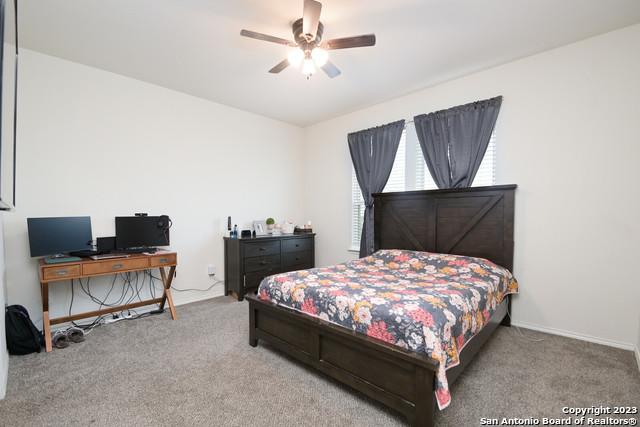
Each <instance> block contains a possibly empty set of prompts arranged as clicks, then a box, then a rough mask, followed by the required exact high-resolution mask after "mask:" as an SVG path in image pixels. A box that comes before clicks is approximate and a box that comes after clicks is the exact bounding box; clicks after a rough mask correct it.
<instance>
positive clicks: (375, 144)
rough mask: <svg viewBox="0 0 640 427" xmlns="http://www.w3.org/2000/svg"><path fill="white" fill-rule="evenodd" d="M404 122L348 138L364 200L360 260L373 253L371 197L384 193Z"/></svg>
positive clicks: (356, 133)
mask: <svg viewBox="0 0 640 427" xmlns="http://www.w3.org/2000/svg"><path fill="white" fill-rule="evenodd" d="M403 129H404V120H399V121H397V122H393V123H389V124H388V125H384V126H379V127H377V128H372V129H367V130H363V131H360V132H354V133H350V134H349V135H347V141H348V142H349V152H350V153H351V160H352V161H353V167H354V169H355V172H356V177H357V178H358V184H359V185H360V190H361V191H362V198H363V199H364V204H365V210H364V223H363V225H362V236H361V237H360V257H365V256H367V255H371V254H372V253H373V197H372V194H373V193H380V192H382V190H383V189H384V186H385V185H386V183H387V181H388V180H389V175H390V174H391V169H392V168H393V161H394V160H395V158H396V152H397V151H398V145H400V137H401V136H402V131H403Z"/></svg>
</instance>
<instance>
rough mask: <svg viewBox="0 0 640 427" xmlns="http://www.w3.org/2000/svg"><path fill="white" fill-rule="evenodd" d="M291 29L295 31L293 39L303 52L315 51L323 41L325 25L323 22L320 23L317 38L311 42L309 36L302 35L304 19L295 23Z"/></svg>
mask: <svg viewBox="0 0 640 427" xmlns="http://www.w3.org/2000/svg"><path fill="white" fill-rule="evenodd" d="M291 28H292V30H293V38H294V40H295V41H296V43H297V44H298V46H300V49H302V50H303V51H307V50H313V48H314V47H316V46H318V45H319V44H320V42H321V41H322V32H323V31H324V25H322V22H318V30H317V31H316V37H315V38H314V39H311V40H309V39H308V37H309V36H308V35H307V34H303V33H302V18H300V19H298V20H297V21H295V22H294V23H293V24H292V25H291Z"/></svg>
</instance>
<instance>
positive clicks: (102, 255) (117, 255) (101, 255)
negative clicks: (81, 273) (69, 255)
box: [89, 254, 129, 261]
mask: <svg viewBox="0 0 640 427" xmlns="http://www.w3.org/2000/svg"><path fill="white" fill-rule="evenodd" d="M89 258H91V259H93V260H96V261H97V260H101V259H113V258H129V255H127V254H100V255H92V256H90V257H89Z"/></svg>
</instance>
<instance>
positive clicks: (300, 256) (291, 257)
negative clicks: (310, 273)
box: [282, 251, 313, 271]
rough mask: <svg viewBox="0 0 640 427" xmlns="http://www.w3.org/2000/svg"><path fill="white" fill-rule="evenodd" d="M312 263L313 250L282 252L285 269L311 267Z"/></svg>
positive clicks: (283, 267)
mask: <svg viewBox="0 0 640 427" xmlns="http://www.w3.org/2000/svg"><path fill="white" fill-rule="evenodd" d="M312 265H313V259H312V255H311V251H305V252H289V253H286V254H282V269H283V270H285V271H291V270H292V267H299V268H293V270H297V269H304V268H311V266H312Z"/></svg>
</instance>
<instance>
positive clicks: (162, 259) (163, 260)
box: [160, 258, 169, 263]
mask: <svg viewBox="0 0 640 427" xmlns="http://www.w3.org/2000/svg"><path fill="white" fill-rule="evenodd" d="M160 262H162V263H166V262H169V258H160Z"/></svg>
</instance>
